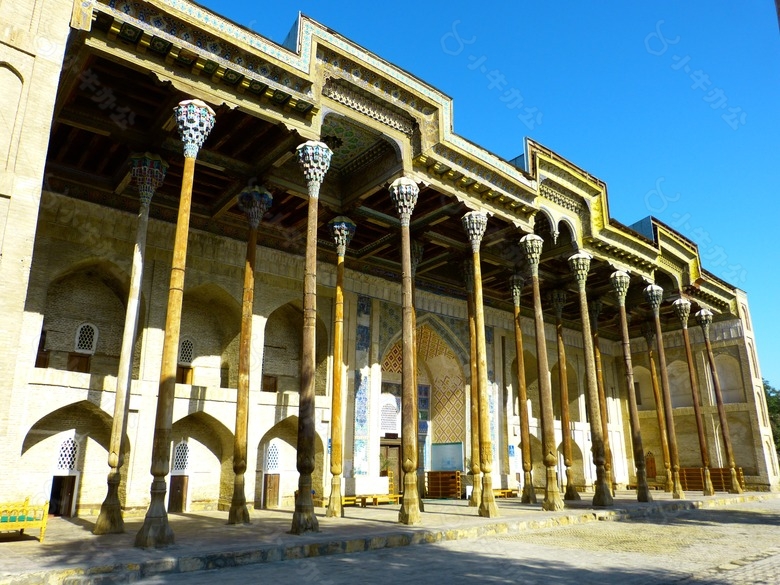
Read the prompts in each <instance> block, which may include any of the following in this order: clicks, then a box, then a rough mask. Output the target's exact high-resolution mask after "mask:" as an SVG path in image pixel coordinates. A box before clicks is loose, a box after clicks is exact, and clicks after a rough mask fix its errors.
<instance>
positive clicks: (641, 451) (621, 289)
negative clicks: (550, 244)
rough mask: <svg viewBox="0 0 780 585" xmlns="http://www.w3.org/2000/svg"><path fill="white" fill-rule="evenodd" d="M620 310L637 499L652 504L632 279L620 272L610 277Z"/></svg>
mask: <svg viewBox="0 0 780 585" xmlns="http://www.w3.org/2000/svg"><path fill="white" fill-rule="evenodd" d="M609 280H610V282H611V283H612V288H613V290H614V291H615V296H616V297H617V300H618V306H619V309H620V335H621V341H622V344H623V369H624V370H625V374H626V393H627V395H628V412H629V416H630V418H631V445H632V446H633V448H634V465H635V466H636V499H637V501H639V502H651V501H652V500H653V498H652V496H651V495H650V487H649V486H648V484H647V469H646V467H645V448H644V446H643V445H642V433H641V431H640V425H639V409H638V408H637V403H636V393H635V391H634V366H633V365H632V363H631V338H630V337H629V335H628V316H627V315H626V293H627V292H628V286H629V284H630V282H631V277H630V276H629V275H628V274H627V273H625V272H622V271H620V270H618V271H616V272H613V273H612V275H611V276H610V277H609Z"/></svg>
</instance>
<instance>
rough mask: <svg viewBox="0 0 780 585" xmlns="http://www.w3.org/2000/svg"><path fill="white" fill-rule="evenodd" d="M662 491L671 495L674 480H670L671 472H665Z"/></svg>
mask: <svg viewBox="0 0 780 585" xmlns="http://www.w3.org/2000/svg"><path fill="white" fill-rule="evenodd" d="M664 491H665V492H667V493H672V492H673V491H674V480H673V479H672V470H671V469H667V470H666V481H665V482H664Z"/></svg>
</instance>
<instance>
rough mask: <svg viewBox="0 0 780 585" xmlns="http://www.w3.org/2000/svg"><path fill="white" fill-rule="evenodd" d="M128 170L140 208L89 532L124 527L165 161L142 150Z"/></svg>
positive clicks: (111, 530)
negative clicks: (134, 399) (147, 267)
mask: <svg viewBox="0 0 780 585" xmlns="http://www.w3.org/2000/svg"><path fill="white" fill-rule="evenodd" d="M130 163H131V164H132V169H131V170H130V174H131V176H132V177H133V179H135V182H136V187H137V188H138V194H139V196H140V199H141V208H140V209H139V211H138V224H137V227H136V232H135V247H134V249H133V264H132V268H131V272H130V290H129V292H128V295H127V308H126V310H125V328H124V332H123V334H122V348H121V350H120V353H119V369H118V371H117V378H116V397H115V399H114V418H113V420H112V423H111V439H110V442H109V448H108V466H109V468H110V470H109V472H108V492H107V494H106V499H105V500H104V501H103V504H102V505H101V506H100V514H99V515H98V518H97V521H96V522H95V527H94V529H93V530H92V532H93V534H117V533H122V532H124V531H125V523H124V520H123V519H122V507H121V503H120V501H119V483H120V481H121V475H120V472H119V470H120V469H121V467H122V465H123V463H124V458H125V450H124V446H123V444H122V443H123V441H124V438H125V434H126V433H127V413H128V408H129V405H130V382H131V378H132V370H133V347H134V346H135V335H136V331H137V329H138V313H139V305H140V300H141V281H142V280H143V272H144V253H145V251H146V232H147V228H148V226H149V204H150V203H151V201H152V197H153V196H154V192H155V190H156V189H157V188H158V187H159V186H160V185H162V183H163V181H164V180H165V173H166V171H167V169H168V163H166V162H165V161H164V160H162V159H161V158H160V157H159V156H156V155H153V154H149V153H148V152H147V153H144V154H133V155H131V157H130Z"/></svg>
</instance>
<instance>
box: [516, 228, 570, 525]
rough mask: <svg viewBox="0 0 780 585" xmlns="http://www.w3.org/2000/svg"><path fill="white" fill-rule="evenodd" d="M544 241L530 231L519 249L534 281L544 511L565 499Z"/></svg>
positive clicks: (561, 503)
mask: <svg viewBox="0 0 780 585" xmlns="http://www.w3.org/2000/svg"><path fill="white" fill-rule="evenodd" d="M543 243H544V242H543V240H542V238H541V237H539V236H537V235H536V234H529V235H527V236H523V237H522V238H521V239H520V248H521V249H522V251H523V253H524V254H525V259H526V261H527V262H528V266H529V267H530V269H531V284H532V285H533V295H534V331H535V333H536V364H537V372H538V379H539V398H540V400H539V403H540V407H541V414H542V449H543V455H542V456H543V460H544V466H545V468H546V470H547V481H546V483H545V491H544V501H542V509H544V510H562V509H563V499H561V492H560V490H559V489H558V478H557V472H556V464H557V463H558V446H557V443H556V442H555V426H554V424H555V422H554V417H553V402H552V388H551V386H550V366H549V363H548V361H547V340H546V338H545V334H544V313H543V312H542V299H541V293H540V291H539V259H540V257H541V254H542V245H543Z"/></svg>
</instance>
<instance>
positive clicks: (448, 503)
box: [0, 492, 780, 585]
mask: <svg viewBox="0 0 780 585" xmlns="http://www.w3.org/2000/svg"><path fill="white" fill-rule="evenodd" d="M585 497H586V499H585V500H584V501H582V502H574V503H567V508H566V509H565V510H563V511H561V512H544V511H542V510H541V506H540V505H524V504H521V503H520V501H519V500H518V499H516V498H511V499H499V500H498V507H499V511H500V514H501V516H500V517H498V518H493V519H489V518H480V517H478V516H477V515H476V513H477V512H476V509H475V508H469V507H468V506H467V503H466V502H465V501H461V500H426V502H425V507H426V511H425V513H424V514H423V522H422V523H421V524H420V525H418V526H403V525H401V524H398V522H397V518H398V508H397V506H389V505H383V506H378V507H368V508H356V507H347V508H345V517H344V518H325V517H324V509H322V508H319V509H318V516H319V522H320V532H319V533H316V534H306V535H302V536H295V535H291V534H288V533H287V531H288V530H289V527H290V522H291V518H292V511H291V510H262V511H254V512H252V524H251V525H248V526H228V525H226V524H225V521H226V519H227V512H203V513H187V514H176V515H171V516H170V522H171V525H172V527H173V530H174V532H175V534H176V544H174V545H172V546H170V547H167V548H165V549H161V550H144V549H137V548H135V547H134V546H133V540H134V537H135V533H136V532H137V531H138V529H139V527H140V525H141V522H142V519H141V518H136V519H129V520H128V521H127V522H126V525H127V532H126V533H125V534H114V535H105V536H95V535H93V534H92V533H91V529H92V526H93V523H94V518H72V519H63V518H51V519H50V522H49V525H48V529H47V533H46V540H45V541H44V542H43V543H39V542H38V540H37V532H38V531H32V534H30V535H25V536H23V537H20V536H19V535H18V533H0V583H8V584H14V585H17V584H25V585H27V584H30V585H32V584H37V583H46V584H49V583H66V584H87V583H94V584H99V583H129V582H133V581H137V580H139V579H146V578H150V579H152V580H154V579H155V578H156V579H158V580H157V581H156V582H158V583H161V582H165V581H166V580H167V577H171V578H172V577H174V574H176V573H191V572H192V571H200V570H203V569H213V568H221V567H233V566H241V565H249V564H255V563H269V562H276V561H290V560H294V559H302V558H305V557H318V556H324V555H335V554H341V553H352V552H359V551H376V550H380V549H390V548H394V547H398V546H404V545H408V544H418V543H448V542H450V541H457V540H462V539H474V538H477V537H482V539H483V540H484V539H486V538H489V537H496V536H497V537H499V538H504V539H509V540H515V539H517V540H523V539H524V538H531V539H532V540H533V542H534V543H535V544H536V545H539V544H543V543H544V540H545V538H547V537H546V536H545V534H546V533H547V532H550V530H549V529H550V528H553V527H561V526H563V527H565V528H564V529H565V530H586V531H587V530H589V529H588V527H587V526H584V524H586V523H590V522H593V521H594V520H622V519H629V518H630V519H634V520H642V519H654V520H658V519H659V518H660V519H663V518H666V517H669V518H671V517H673V516H674V515H676V514H679V513H680V512H681V511H685V510H693V509H696V508H706V509H712V508H718V507H722V506H734V505H739V504H743V503H747V502H760V501H764V500H766V499H772V500H774V499H777V498H778V495H777V494H766V493H762V494H759V493H749V494H743V495H741V496H732V495H726V494H723V495H717V496H713V497H709V498H704V497H702V496H697V495H695V494H688V498H689V499H687V500H672V499H671V497H670V495H669V494H665V493H663V492H654V493H653V497H654V499H655V501H654V502H652V503H649V504H640V503H638V502H636V500H635V496H634V494H633V492H619V493H618V494H617V496H616V498H615V506H614V507H612V508H606V509H603V508H602V509H594V508H592V507H591V506H590V504H589V499H588V497H587V496H585ZM778 501H780V500H778ZM579 525H583V526H579ZM591 526H596V525H591ZM643 530H644V528H643V529H639V530H637V538H640V539H644V541H646V542H652V541H653V539H657V538H660V535H658V534H651V533H645V534H644V536H643V535H642V531H643ZM529 531H533V533H530V534H529ZM552 532H553V533H554V532H556V531H552ZM621 538H623V537H621ZM664 546H667V545H666V544H664ZM756 560H757V561H758V562H757V563H752V564H751V565H750V566H751V567H753V568H755V567H754V565H758V564H760V562H761V561H760V559H756ZM716 565H717V563H714V564H713V566H716ZM774 567H775V568H776V565H774ZM735 569H739V566H735ZM768 570H769V571H770V572H771V571H772V570H773V568H772V567H769V568H768ZM735 575H736V573H735ZM166 576H167V577H166ZM181 577H183V578H186V575H181ZM704 582H708V581H702V582H701V583H704ZM734 582H735V583H737V582H741V581H734ZM744 582H746V583H747V582H750V581H744ZM767 582H775V581H767ZM778 582H780V580H778ZM691 583H692V585H693V583H697V582H696V581H692V582H691Z"/></svg>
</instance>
